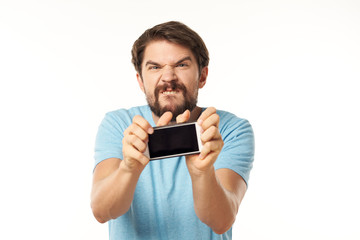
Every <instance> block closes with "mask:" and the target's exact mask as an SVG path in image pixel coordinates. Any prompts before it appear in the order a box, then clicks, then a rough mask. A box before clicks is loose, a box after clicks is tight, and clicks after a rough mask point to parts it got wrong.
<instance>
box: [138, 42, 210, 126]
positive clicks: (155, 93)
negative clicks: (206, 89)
mask: <svg viewBox="0 0 360 240" xmlns="http://www.w3.org/2000/svg"><path fill="white" fill-rule="evenodd" d="M206 77H207V67H206V68H204V69H203V71H202V73H201V75H200V76H199V69H198V64H197V62H196V59H195V57H194V55H193V53H192V52H191V50H190V49H188V48H186V47H183V46H181V45H178V44H174V43H171V42H168V41H166V40H158V41H152V42H150V43H149V44H148V46H147V47H146V48H145V52H144V58H143V62H142V78H141V77H140V75H139V74H137V78H138V82H139V85H140V87H141V89H142V90H143V92H144V93H145V95H146V100H147V102H148V104H149V106H150V108H151V110H152V112H153V113H154V114H155V115H156V116H158V117H160V116H161V115H162V114H163V113H164V112H166V111H171V112H172V113H173V120H175V118H176V116H177V115H179V114H181V113H183V112H184V111H185V110H186V109H189V110H190V111H191V110H193V109H194V108H195V107H196V103H197V96H198V89H199V88H202V87H203V86H204V85H205V82H206Z"/></svg>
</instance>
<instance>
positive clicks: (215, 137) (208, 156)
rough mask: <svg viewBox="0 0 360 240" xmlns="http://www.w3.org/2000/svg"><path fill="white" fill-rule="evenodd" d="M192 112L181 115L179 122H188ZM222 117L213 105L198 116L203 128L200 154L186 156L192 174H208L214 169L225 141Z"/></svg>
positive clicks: (198, 122) (178, 118)
mask: <svg viewBox="0 0 360 240" xmlns="http://www.w3.org/2000/svg"><path fill="white" fill-rule="evenodd" d="M189 115H190V112H189V111H188V110H187V111H185V112H184V113H183V114H181V115H179V116H178V117H177V119H176V121H177V123H182V122H186V121H187V120H188V118H189ZM219 122H220V117H219V115H218V114H217V113H216V109H215V108H213V107H209V108H207V109H206V110H205V111H204V112H203V113H202V114H201V115H200V117H199V118H198V120H197V124H199V126H200V127H201V129H202V131H201V132H202V134H201V137H200V138H201V141H202V144H203V147H202V150H201V153H200V154H196V155H191V156H187V157H186V164H187V167H188V169H189V172H190V174H199V175H201V174H206V173H207V172H208V171H211V170H212V171H213V165H214V163H215V161H216V159H217V157H218V156H219V154H220V152H221V149H222V147H223V146H224V142H223V140H222V137H221V134H220V132H219Z"/></svg>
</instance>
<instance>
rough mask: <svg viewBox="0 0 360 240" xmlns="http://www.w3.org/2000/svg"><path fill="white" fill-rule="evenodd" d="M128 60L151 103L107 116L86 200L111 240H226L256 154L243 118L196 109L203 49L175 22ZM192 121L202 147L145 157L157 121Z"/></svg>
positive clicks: (205, 59) (157, 30)
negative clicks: (106, 226) (174, 154)
mask: <svg viewBox="0 0 360 240" xmlns="http://www.w3.org/2000/svg"><path fill="white" fill-rule="evenodd" d="M132 63H133V64H134V67H135V70H136V78H137V81H138V84H139V86H140V89H141V90H142V91H143V92H144V94H145V96H146V100H147V102H148V105H145V106H138V107H133V108H130V109H120V110H116V111H113V112H109V113H107V114H106V115H105V118H104V119H103V121H102V123H101V124H100V126H99V130H98V134H97V137H96V146H95V170H94V175H93V188H92V194H91V207H92V210H93V213H94V216H95V218H96V219H97V220H98V221H99V222H101V223H105V222H109V235H110V239H114V240H115V239H154V240H155V239H156V240H159V239H186V240H188V239H196V240H198V239H231V238H232V225H233V223H234V221H235V218H236V215H237V212H238V209H239V206H240V203H241V201H242V199H243V197H244V195H245V192H246V189H247V183H248V180H249V174H250V170H251V168H252V164H253V160H254V136H253V131H252V127H251V125H250V124H249V122H248V121H247V120H245V119H241V118H238V117H237V116H235V115H234V114H231V113H229V112H226V111H220V110H216V109H215V108H213V107H209V108H203V107H199V106H197V98H198V90H199V89H200V88H203V87H204V86H205V84H206V79H207V76H208V64H209V53H208V50H207V48H206V46H205V44H204V42H203V40H202V39H201V37H200V36H199V35H198V34H197V33H196V32H194V31H193V30H192V29H190V28H189V27H187V26H186V25H184V24H182V23H180V22H175V21H171V22H166V23H162V24H159V25H156V26H154V27H153V28H150V29H148V30H146V31H145V32H144V33H143V34H142V35H141V36H140V37H139V38H138V39H137V40H136V41H135V43H134V45H133V48H132ZM189 121H196V122H197V124H198V125H199V126H200V127H201V129H202V131H201V132H202V134H201V142H202V145H203V147H202V150H201V152H200V154H195V155H190V156H181V157H173V158H168V159H163V160H157V161H150V159H149V158H148V157H147V156H146V155H145V154H144V153H145V151H146V148H147V142H148V138H149V135H150V134H152V133H153V132H154V129H153V127H154V126H164V125H168V124H173V123H184V122H189Z"/></svg>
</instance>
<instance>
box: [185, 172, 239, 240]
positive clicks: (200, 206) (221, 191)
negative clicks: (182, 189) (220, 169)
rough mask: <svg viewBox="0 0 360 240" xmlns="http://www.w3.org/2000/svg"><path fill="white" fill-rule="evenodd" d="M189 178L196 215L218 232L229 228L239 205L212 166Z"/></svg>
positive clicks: (220, 232)
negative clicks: (205, 171)
mask: <svg viewBox="0 0 360 240" xmlns="http://www.w3.org/2000/svg"><path fill="white" fill-rule="evenodd" d="M191 179H192V187H193V197H194V207H195V212H196V215H197V216H198V217H199V219H200V220H201V221H202V222H204V223H205V224H207V225H208V226H209V227H211V228H212V229H213V231H214V232H216V233H218V234H222V233H224V232H226V231H227V230H229V229H230V227H231V226H232V224H233V223H234V221H235V217H236V214H237V211H238V207H239V201H238V199H237V197H236V195H235V194H234V193H232V192H230V191H228V190H226V189H225V188H224V187H223V186H222V185H221V183H220V181H219V179H218V178H217V177H216V174H215V170H214V168H211V169H210V170H209V171H208V172H207V173H203V174H191Z"/></svg>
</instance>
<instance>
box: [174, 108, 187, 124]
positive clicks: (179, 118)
mask: <svg viewBox="0 0 360 240" xmlns="http://www.w3.org/2000/svg"><path fill="white" fill-rule="evenodd" d="M189 119H190V111H189V110H185V112H183V113H182V114H180V115H178V116H177V117H176V123H184V122H187V121H188V120H189Z"/></svg>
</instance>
